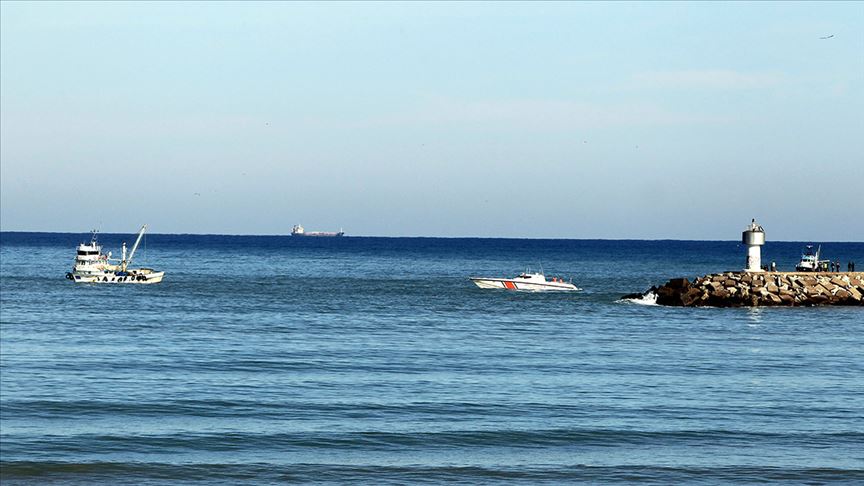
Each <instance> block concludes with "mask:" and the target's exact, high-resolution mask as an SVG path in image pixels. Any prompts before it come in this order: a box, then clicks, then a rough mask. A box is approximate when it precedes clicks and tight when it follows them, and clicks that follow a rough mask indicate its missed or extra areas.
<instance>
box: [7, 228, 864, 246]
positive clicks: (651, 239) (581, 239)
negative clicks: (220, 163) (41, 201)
mask: <svg viewBox="0 0 864 486" xmlns="http://www.w3.org/2000/svg"><path fill="white" fill-rule="evenodd" d="M3 233H30V234H48V235H77V234H87V233H90V231H83V232H82V231H22V230H0V234H3ZM99 233H102V234H107V235H125V234H131V233H126V232H122V233H115V232H104V233H103V232H101V231H100V232H99ZM148 234H150V235H166V236H233V237H242V236H263V237H286V238H294V236H293V235H291V234H290V233H287V234H286V233H248V234H247V233H148ZM297 238H298V239H318V238H322V239H340V238H389V239H400V238H406V239H407V238H414V239H441V240H447V239H449V240H472V239H473V240H562V241H568V240H570V241H704V242H730V241H738V240H737V239H733V240H714V239H681V238H569V237H529V236H424V235H414V236H409V235H402V236H380V235H343V236H338V237H327V236H324V237H316V236H306V237H297ZM766 242H767V243H771V242H777V243H806V242H811V243H813V242H816V240H767V241H766ZM824 243H864V241H856V240H837V241H822V242H821V244H824Z"/></svg>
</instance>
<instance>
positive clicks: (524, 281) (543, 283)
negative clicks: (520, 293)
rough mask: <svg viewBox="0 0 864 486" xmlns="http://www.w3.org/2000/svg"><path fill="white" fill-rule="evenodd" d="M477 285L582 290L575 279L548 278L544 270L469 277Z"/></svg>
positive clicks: (523, 288) (542, 290)
mask: <svg viewBox="0 0 864 486" xmlns="http://www.w3.org/2000/svg"><path fill="white" fill-rule="evenodd" d="M469 278H470V279H471V281H472V282H474V284H475V285H477V286H478V287H480V288H481V289H506V290H529V291H533V292H547V291H559V292H560V291H563V292H572V291H575V290H582V289H580V288H579V287H577V286H575V285H573V280H572V279H570V281H564V279H563V278H559V277H551V278H546V275H544V274H543V273H542V272H533V273H532V272H528V271H526V272H524V273H520V274H519V276H518V277H514V278H496V277H469Z"/></svg>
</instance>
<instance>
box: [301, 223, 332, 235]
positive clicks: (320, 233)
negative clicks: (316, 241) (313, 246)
mask: <svg viewBox="0 0 864 486" xmlns="http://www.w3.org/2000/svg"><path fill="white" fill-rule="evenodd" d="M344 235H345V232H344V231H342V230H341V229H340V230H339V231H337V232H327V231H306V230H305V229H303V226H301V225H299V224H295V225H294V227H293V228H291V236H344Z"/></svg>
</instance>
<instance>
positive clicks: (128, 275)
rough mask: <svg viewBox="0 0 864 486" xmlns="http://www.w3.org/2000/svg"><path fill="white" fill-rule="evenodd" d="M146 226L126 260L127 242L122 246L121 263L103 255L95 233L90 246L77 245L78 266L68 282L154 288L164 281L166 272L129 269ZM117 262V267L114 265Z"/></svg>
mask: <svg viewBox="0 0 864 486" xmlns="http://www.w3.org/2000/svg"><path fill="white" fill-rule="evenodd" d="M146 230H147V225H146V224H145V225H144V226H142V227H141V231H140V232H139V233H138V238H137V239H136V240H135V245H134V246H132V251H131V252H130V253H129V256H128V258H127V256H126V242H123V247H122V250H121V251H122V254H121V258H120V260H116V259H112V258H111V252H108V254H107V255H106V254H104V253H102V245H100V244H99V243H98V242H97V241H96V231H95V230H94V231H93V236H92V237H91V238H90V243H81V244H80V245H78V251H77V253H76V255H75V264H74V265H73V266H72V271H71V272H68V273H67V274H66V278H67V279H69V280H72V281H73V282H76V283H137V284H154V283H159V282H161V281H162V277H164V276H165V272H157V271H156V270H153V269H152V268H129V265H130V264H131V263H132V257H134V256H135V251H136V250H138V245H139V244H140V243H141V238H142V237H143V236H144V231H146ZM114 262H116V263H114Z"/></svg>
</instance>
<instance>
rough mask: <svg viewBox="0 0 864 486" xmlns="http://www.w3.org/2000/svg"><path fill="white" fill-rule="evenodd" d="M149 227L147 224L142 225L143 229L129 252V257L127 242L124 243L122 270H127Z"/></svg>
mask: <svg viewBox="0 0 864 486" xmlns="http://www.w3.org/2000/svg"><path fill="white" fill-rule="evenodd" d="M146 229H147V225H146V224H145V225H144V226H142V227H141V231H139V232H138V238H137V239H136V240H135V244H134V245H133V246H132V252H131V253H129V259H128V260H127V259H126V243H123V263H121V264H120V269H121V270H122V271H124V272H125V271H126V267H127V266H129V264H130V263H132V257H134V256H135V250H137V249H138V245H139V244H140V243H141V238H142V237H143V236H144V231H145V230H146Z"/></svg>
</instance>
